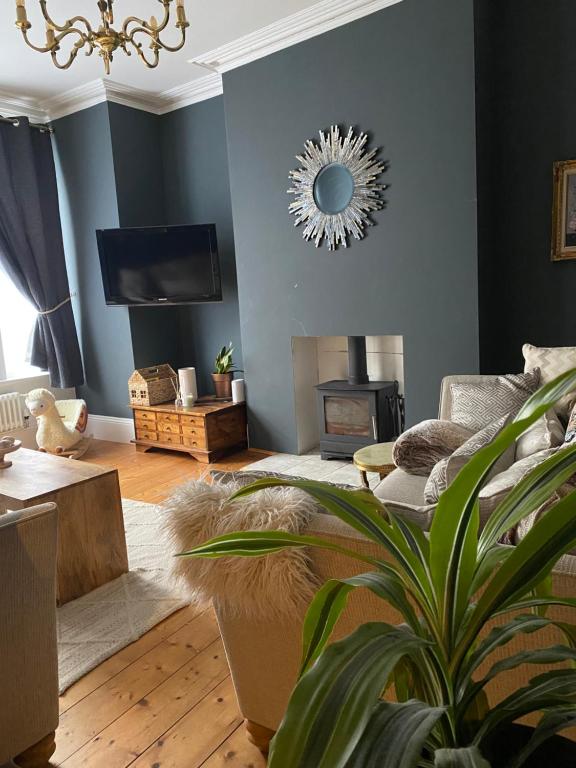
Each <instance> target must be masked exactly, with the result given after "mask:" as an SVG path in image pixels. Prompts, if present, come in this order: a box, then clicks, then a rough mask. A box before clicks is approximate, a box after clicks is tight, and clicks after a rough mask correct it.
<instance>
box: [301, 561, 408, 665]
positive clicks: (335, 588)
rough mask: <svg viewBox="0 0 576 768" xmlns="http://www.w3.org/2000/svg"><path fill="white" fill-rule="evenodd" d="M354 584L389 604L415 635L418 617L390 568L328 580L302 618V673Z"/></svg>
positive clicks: (326, 637) (327, 636) (325, 638)
mask: <svg viewBox="0 0 576 768" xmlns="http://www.w3.org/2000/svg"><path fill="white" fill-rule="evenodd" d="M358 587H365V588H366V589H369V590H371V591H372V592H373V593H374V594H375V595H377V596H378V597H380V598H381V599H382V600H385V601H386V602H388V603H390V605H392V606H393V607H394V608H395V609H396V610H397V611H399V612H400V613H401V614H402V616H403V617H404V619H405V620H406V622H407V623H408V624H409V626H410V628H411V629H412V631H413V632H415V633H416V634H419V632H420V622H419V621H418V617H417V616H416V614H415V613H414V609H413V608H412V606H411V604H410V602H409V601H408V599H407V597H406V593H405V591H404V588H403V586H402V582H401V581H400V579H399V578H398V576H397V575H396V574H395V573H394V571H393V570H392V569H391V568H390V569H388V570H387V571H386V572H385V573H383V572H374V573H363V574H361V575H359V576H353V577H352V578H349V579H330V580H329V581H327V582H326V583H325V584H324V586H323V587H321V588H320V589H319V590H318V592H317V593H316V595H315V596H314V599H313V600H312V602H311V603H310V606H309V608H308V611H307V613H306V618H305V619H304V629H303V650H302V671H303V672H304V671H305V670H306V669H308V667H310V666H311V665H312V664H313V663H314V661H315V660H316V659H317V658H318V656H319V655H320V653H322V651H323V650H324V647H325V646H326V643H327V642H328V640H329V639H330V635H331V634H332V631H333V629H334V627H335V626H336V622H337V621H338V618H339V617H340V614H341V613H342V611H343V610H344V608H345V607H346V603H347V600H348V595H349V594H350V592H351V591H352V590H354V589H357V588H358Z"/></svg>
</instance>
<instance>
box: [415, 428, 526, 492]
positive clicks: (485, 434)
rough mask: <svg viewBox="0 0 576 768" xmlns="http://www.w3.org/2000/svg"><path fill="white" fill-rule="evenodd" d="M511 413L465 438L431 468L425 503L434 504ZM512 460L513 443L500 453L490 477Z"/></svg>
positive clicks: (499, 429) (496, 433) (496, 432)
mask: <svg viewBox="0 0 576 768" xmlns="http://www.w3.org/2000/svg"><path fill="white" fill-rule="evenodd" d="M512 418H513V417H512V414H505V415H504V416H501V417H500V418H499V419H496V421H494V422H492V424H489V425H488V426H487V427H484V429H481V430H480V431H479V432H477V433H476V434H475V435H472V437H471V438H470V439H469V440H467V441H466V442H465V443H464V445H461V446H460V448H458V449H457V450H456V451H454V453H453V454H452V455H451V456H448V458H445V459H441V460H440V461H439V462H438V464H436V466H435V467H434V469H433V470H432V472H431V474H430V477H429V478H428V480H427V482H426V487H425V488H424V500H425V501H426V503H427V504H436V502H437V501H438V499H439V498H440V494H442V493H443V492H444V491H445V490H446V488H448V486H449V485H450V484H451V483H452V482H453V481H454V478H455V477H456V475H457V474H458V472H460V470H461V469H462V467H463V466H465V465H466V464H467V463H468V462H469V461H470V459H471V458H472V456H474V454H475V453H476V452H477V451H479V450H480V449H481V448H484V446H485V445H488V443H490V442H491V441H492V440H493V439H494V438H495V437H496V435H498V434H499V432H500V431H501V430H502V429H503V428H504V427H505V426H506V424H507V423H508V422H509V421H510V420H511V419H512ZM513 461H514V444H512V445H511V446H510V448H508V450H506V451H505V453H503V454H502V456H501V457H500V458H499V459H498V461H497V462H496V464H495V465H494V467H493V468H492V471H491V473H490V477H493V476H494V475H497V474H498V473H500V472H503V471H504V470H505V469H508V467H509V466H510V465H511V464H512V462H513Z"/></svg>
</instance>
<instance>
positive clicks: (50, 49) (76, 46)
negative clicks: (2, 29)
mask: <svg viewBox="0 0 576 768" xmlns="http://www.w3.org/2000/svg"><path fill="white" fill-rule="evenodd" d="M68 35H78V36H79V37H80V40H81V41H82V45H79V43H80V40H78V41H77V42H76V43H75V44H74V51H75V53H74V58H76V54H77V53H78V51H79V50H80V48H83V47H84V46H85V45H86V43H88V46H89V48H90V49H91V51H90V52H92V49H93V48H94V46H93V44H92V42H91V41H90V38H89V37H88V36H87V35H85V34H84V32H81V31H80V30H79V29H66V30H64V31H63V32H61V33H60V34H59V35H57V36H56V37H55V38H54V43H53V44H52V45H46V46H44V47H41V46H38V45H34V43H32V42H30V39H29V38H28V30H27V29H23V30H22V36H23V37H24V40H25V41H26V45H28V46H29V47H30V48H32V49H33V50H34V51H38V53H48V52H51V53H54V52H55V49H56V48H57V47H58V46H59V44H60V41H61V40H63V39H64V38H65V37H68ZM60 69H62V67H60Z"/></svg>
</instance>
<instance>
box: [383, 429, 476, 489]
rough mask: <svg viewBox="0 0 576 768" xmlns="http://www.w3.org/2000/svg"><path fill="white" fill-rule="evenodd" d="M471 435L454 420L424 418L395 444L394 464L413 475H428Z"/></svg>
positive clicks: (470, 432)
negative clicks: (424, 419) (441, 460)
mask: <svg viewBox="0 0 576 768" xmlns="http://www.w3.org/2000/svg"><path fill="white" fill-rule="evenodd" d="M472 434H473V432H472V431H471V430H470V429H467V428H466V427H463V426H462V425H461V424H454V423H453V422H452V421H441V420H440V419H428V420H427V421H421V422H420V423H419V424H416V426H414V427H412V428H411V429H408V430H406V432H404V433H403V434H402V435H400V437H399V438H398V440H396V442H395V443H394V450H393V459H394V464H396V466H397V467H400V469H403V470H404V472H408V474H410V475H422V476H424V477H427V476H428V475H429V474H430V472H431V471H432V470H433V468H434V466H435V465H436V464H437V463H438V462H439V461H440V459H443V458H445V457H446V456H450V455H451V454H452V453H454V451H455V450H456V449H457V448H460V446H461V445H463V444H464V443H465V442H466V440H469V439H470V437H471V436H472Z"/></svg>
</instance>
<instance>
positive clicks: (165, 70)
mask: <svg viewBox="0 0 576 768" xmlns="http://www.w3.org/2000/svg"><path fill="white" fill-rule="evenodd" d="M319 1H320V0H316V1H315V0H185V6H186V11H187V16H188V20H189V22H190V28H189V29H188V34H187V41H186V45H185V46H184V48H183V49H182V50H181V51H180V52H178V53H167V52H162V53H161V56H160V64H159V66H158V68H157V69H147V68H146V67H145V66H144V65H143V64H142V62H141V61H140V60H139V59H138V58H137V57H136V56H135V55H133V56H131V57H127V56H126V55H125V54H124V53H123V52H122V51H118V52H117V53H116V54H115V57H114V61H113V62H112V71H111V74H110V77H111V79H113V80H114V82H116V83H120V84H122V85H125V86H129V87H132V88H139V89H141V90H145V91H149V92H151V93H158V92H160V91H165V90H167V89H170V88H174V87H175V86H179V85H182V84H184V83H188V82H190V81H192V80H195V79H197V78H201V77H204V76H205V75H206V74H207V72H206V69H204V68H203V67H200V66H198V65H197V64H192V63H189V60H190V59H195V58H197V57H199V56H200V55H201V54H204V53H206V52H208V51H212V50H213V49H215V48H219V47H220V46H222V45H225V44H227V43H231V42H232V41H234V40H237V39H238V38H240V37H243V36H245V35H247V34H249V33H252V32H254V31H256V30H259V29H261V28H262V27H265V26H267V25H269V24H272V23H274V22H277V21H280V20H281V19H284V18H285V17H287V16H289V15H291V14H293V13H297V12H298V11H301V10H302V9H304V8H309V7H312V6H314V5H317V4H318V2H319ZM26 7H27V10H28V19H29V21H30V22H31V23H32V29H31V30H30V38H31V40H32V42H34V43H35V44H36V45H41V44H43V41H44V36H45V32H44V28H45V27H44V23H43V21H42V17H41V14H40V10H39V4H38V0H26ZM48 9H49V11H50V13H51V15H52V18H53V19H54V21H55V22H57V23H58V22H60V23H62V21H63V20H64V19H66V18H68V17H69V16H71V15H84V16H86V17H87V18H88V19H89V20H90V21H91V22H92V24H93V26H94V25H95V23H96V21H97V20H98V19H99V15H98V9H97V5H96V0H48ZM114 9H115V15H116V27H118V26H119V22H120V23H121V21H122V20H123V19H124V17H125V16H128V15H137V16H144V17H145V18H147V17H149V16H151V15H155V16H156V17H157V18H160V17H161V16H162V6H161V4H160V2H159V0H116V1H115V4H114ZM14 20H15V2H14V0H0V91H2V92H4V93H6V94H11V95H12V96H14V97H16V98H28V97H32V98H34V99H40V100H43V99H50V98H52V97H55V96H57V95H59V94H61V93H62V92H64V91H68V90H70V89H72V88H77V87H79V86H82V85H85V84H87V83H90V82H92V81H94V80H96V79H97V78H102V77H104V69H103V65H102V61H101V60H100V58H99V57H98V55H97V54H96V53H94V54H93V55H92V56H91V57H85V56H84V55H83V53H80V54H79V55H78V57H77V59H76V61H75V62H74V63H73V65H72V67H71V68H70V69H69V70H64V71H61V70H58V69H56V67H54V66H53V64H52V62H51V60H50V56H49V55H48V54H41V53H37V52H35V51H33V50H31V49H30V48H28V46H27V45H26V44H25V42H24V40H23V39H22V35H21V33H20V31H19V30H18V29H17V28H16V27H15V26H14ZM177 39H178V32H177V31H176V30H175V29H172V30H171V35H170V38H168V37H167V38H166V40H167V42H168V43H172V44H174V42H175V41H176V40H177Z"/></svg>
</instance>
